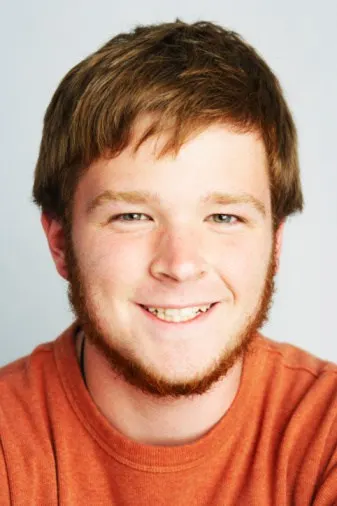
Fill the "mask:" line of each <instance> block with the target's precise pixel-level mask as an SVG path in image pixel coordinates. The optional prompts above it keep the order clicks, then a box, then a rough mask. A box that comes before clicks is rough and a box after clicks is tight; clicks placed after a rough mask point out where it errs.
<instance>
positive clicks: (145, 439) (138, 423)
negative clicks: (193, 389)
mask: <svg viewBox="0 0 337 506" xmlns="http://www.w3.org/2000/svg"><path fill="white" fill-rule="evenodd" d="M77 341H78V342H77V356H78V359H79V362H80V360H81V344H82V339H78V340H77ZM242 364H243V359H242V358H241V359H240V360H239V361H238V362H236V364H235V365H234V366H233V367H232V369H231V370H230V371H229V373H228V374H227V376H226V377H225V378H222V379H221V380H220V381H218V382H217V383H216V384H215V385H214V387H213V388H212V389H210V390H209V391H208V392H207V393H205V394H203V395H198V396H193V397H189V398H180V399H173V400H172V399H169V400H168V399H166V398H165V399H160V398H159V399H158V398H154V397H150V396H149V395H146V394H144V393H143V392H141V391H140V390H138V389H136V388H135V387H133V386H132V385H129V384H128V383H126V382H125V381H124V380H123V379H122V378H120V377H119V376H117V375H116V374H115V373H114V372H113V371H112V370H111V368H110V366H109V364H108V363H107V362H106V360H105V358H104V357H102V356H101V354H100V353H99V352H98V351H97V349H96V348H95V347H94V346H93V345H92V344H91V343H90V342H88V341H87V340H86V343H85V361H84V371H85V378H84V379H85V382H86V385H87V388H88V390H89V393H90V395H91V397H92V399H93V401H94V402H95V404H96V405H97V406H98V408H99V409H100V411H101V412H102V413H103V414H104V416H105V417H106V418H107V419H108V420H109V422H110V423H111V424H112V425H113V426H114V427H115V428H116V429H117V430H118V431H119V432H121V433H122V434H124V435H125V436H126V437H128V438H130V439H132V440H134V441H137V442H139V443H143V444H149V445H161V446H175V445H183V444H189V443H192V442H193V441H196V440H197V439H199V438H200V437H202V436H203V435H205V434H206V433H207V432H209V431H210V430H211V429H212V427H214V425H216V424H217V423H218V422H219V421H220V419H221V418H222V417H223V416H224V415H225V413H226V412H227V411H228V409H229V408H230V406H231V405H232V403H233V401H234V398H235V396H236V394H237V391H238V388H239V385H240V379H241V373H242Z"/></svg>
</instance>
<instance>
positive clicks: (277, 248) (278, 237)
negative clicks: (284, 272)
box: [275, 219, 285, 274]
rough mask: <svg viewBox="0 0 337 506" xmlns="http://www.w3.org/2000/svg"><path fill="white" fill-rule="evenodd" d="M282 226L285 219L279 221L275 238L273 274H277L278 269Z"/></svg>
mask: <svg viewBox="0 0 337 506" xmlns="http://www.w3.org/2000/svg"><path fill="white" fill-rule="evenodd" d="M284 225H285V219H284V220H283V221H281V223H280V225H279V227H278V229H277V231H276V236H275V258H276V269H275V274H276V273H277V272H278V270H279V267H280V256H281V247H282V243H283V233H284Z"/></svg>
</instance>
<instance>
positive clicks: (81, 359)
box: [80, 336, 88, 388]
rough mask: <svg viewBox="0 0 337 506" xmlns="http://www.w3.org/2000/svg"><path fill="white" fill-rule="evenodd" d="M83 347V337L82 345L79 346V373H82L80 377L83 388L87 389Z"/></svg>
mask: <svg viewBox="0 0 337 506" xmlns="http://www.w3.org/2000/svg"><path fill="white" fill-rule="evenodd" d="M84 345H85V337H84V336H83V339H82V344H81V354H80V367H81V373H82V377H83V380H84V383H85V386H86V387H87V388H88V385H87V380H86V377H85V370H84Z"/></svg>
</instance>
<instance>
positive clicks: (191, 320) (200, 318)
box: [138, 302, 219, 328]
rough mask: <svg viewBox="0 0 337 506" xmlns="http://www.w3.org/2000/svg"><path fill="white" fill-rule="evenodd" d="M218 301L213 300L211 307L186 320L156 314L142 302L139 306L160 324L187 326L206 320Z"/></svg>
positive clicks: (152, 319)
mask: <svg viewBox="0 0 337 506" xmlns="http://www.w3.org/2000/svg"><path fill="white" fill-rule="evenodd" d="M218 304H219V303H218V302H213V303H212V304H211V305H210V307H209V309H207V310H206V311H201V310H199V311H198V312H197V313H196V314H195V315H191V316H189V317H188V319H186V320H185V321H181V320H180V321H173V318H172V319H171V320H169V319H167V318H165V316H164V315H163V314H155V313H151V312H150V311H149V310H148V308H147V307H146V306H143V305H142V304H138V306H139V307H140V308H141V309H142V311H143V313H144V314H145V315H146V316H147V317H148V318H150V320H151V321H153V322H156V323H157V324H159V325H164V326H166V327H167V326H170V327H171V328H172V327H186V326H188V325H190V326H191V325H194V324H196V323H198V324H199V323H201V322H204V321H206V320H207V319H208V318H209V317H210V315H211V314H212V313H213V312H214V310H215V307H216V306H217V305H218Z"/></svg>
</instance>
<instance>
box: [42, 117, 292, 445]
mask: <svg viewBox="0 0 337 506" xmlns="http://www.w3.org/2000/svg"><path fill="white" fill-rule="evenodd" d="M143 128H144V124H142V122H138V123H137V124H136V125H135V131H134V132H135V133H134V138H133V141H132V142H131V143H130V145H129V146H128V147H127V148H126V149H125V150H124V151H123V152H122V153H121V154H119V155H118V156H117V157H115V158H113V159H110V160H108V159H103V158H100V159H99V160H97V161H96V162H94V163H93V164H92V165H91V166H90V167H89V168H88V170H87V172H86V173H85V174H84V176H83V177H82V178H81V179H80V181H79V183H78V186H77V188H76V191H75V195H74V204H73V222H72V240H71V243H69V242H67V241H66V240H65V235H64V231H63V229H62V226H61V225H60V224H59V222H58V221H56V220H55V219H53V218H51V217H49V216H47V215H45V214H43V215H42V224H43V227H44V230H45V233H46V236H47V239H48V243H49V246H50V250H51V253H52V256H53V259H54V262H55V265H56V268H57V270H58V272H59V274H60V275H61V276H62V277H64V278H65V279H67V280H68V281H69V288H70V290H69V293H70V299H71V302H72V305H73V308H74V311H75V313H76V315H77V316H78V318H79V320H80V321H81V322H82V324H83V329H84V332H85V335H86V349H85V373H86V381H87V387H88V390H89V392H90V394H91V396H92V398H93V400H94V402H95V403H96V404H97V406H98V407H99V408H100V410H101V412H102V413H103V414H104V415H105V416H106V418H107V419H108V420H109V421H110V422H111V424H112V425H113V426H114V427H115V428H117V429H118V430H119V431H120V432H122V433H123V434H125V435H126V436H127V437H129V438H131V439H133V440H135V441H139V442H141V443H146V444H156V445H166V446H169V445H170V446H173V445H179V444H185V443H190V442H192V441H195V440H196V439H198V438H199V437H201V436H202V435H203V434H205V433H207V432H208V431H209V430H210V429H211V428H212V427H213V426H214V425H215V424H216V423H217V422H218V421H219V420H220V419H221V417H222V416H223V415H224V414H225V413H226V411H227V410H228V409H229V407H230V406H231V404H232V402H233V400H234V398H235V395H236V393H237V391H238V388H239V385H240V378H241V373H242V366H243V358H244V354H245V353H247V350H249V346H250V345H251V343H253V341H254V337H255V335H256V331H257V330H258V329H259V328H260V327H261V326H262V324H263V323H264V322H265V321H267V318H268V314H269V311H270V307H271V303H272V296H273V293H274V291H275V286H274V277H275V275H276V272H277V268H278V263H279V256H280V249H281V241H282V235H283V225H284V223H282V224H281V226H280V227H279V229H278V230H277V232H276V234H273V232H272V214H271V196H270V188H269V179H268V168H267V160H266V154H265V149H264V145H263V142H262V140H261V139H260V138H259V136H258V135H257V134H256V133H254V132H251V133H237V132H234V131H233V130H231V129H230V128H229V126H226V125H213V126H211V127H209V128H207V129H205V130H204V131H203V132H202V133H198V134H197V135H195V136H193V137H192V138H190V139H189V140H188V141H187V142H186V143H185V144H184V145H183V146H182V147H181V149H180V151H179V152H178V154H177V156H174V155H172V154H168V155H165V156H164V157H160V158H158V157H157V153H158V150H160V149H161V147H162V143H164V142H165V136H164V135H161V136H160V137H158V138H150V139H148V140H147V141H146V142H145V143H144V144H142V145H141V147H140V148H139V150H138V151H136V152H134V151H133V146H134V142H136V140H137V138H138V135H140V134H141V132H142V131H143ZM107 190H109V191H131V190H147V191H149V192H153V193H154V192H157V194H158V195H159V197H160V202H159V203H146V204H145V203H144V204H139V203H137V204H127V203H124V202H113V201H109V200H105V201H104V202H103V203H101V205H99V206H96V207H95V208H94V209H92V203H93V201H94V200H95V198H96V197H97V196H98V195H100V194H101V193H102V192H105V191H107ZM214 191H221V192H223V193H230V194H235V195H237V194H242V193H246V194H249V195H251V196H253V197H254V198H255V199H257V200H258V201H259V202H260V203H261V204H262V205H263V207H264V209H265V214H262V213H260V212H259V211H258V210H257V209H256V208H255V207H254V206H253V205H251V204H249V203H240V204H238V203H227V204H215V203H207V204H201V203H200V202H199V201H200V199H201V198H202V196H203V195H205V194H206V193H208V192H214ZM88 209H91V210H90V211H88ZM122 213H137V215H136V217H133V218H134V221H133V222H131V221H130V219H131V218H130V215H127V216H124V218H121V219H120V220H119V221H116V220H115V221H113V220H111V217H112V216H114V215H117V214H122ZM138 213H139V214H138ZM219 215H220V216H219ZM221 215H226V216H221ZM233 216H238V217H239V218H242V219H243V220H244V221H242V222H241V221H239V220H238V219H237V218H234V217H233ZM223 218H225V219H223ZM122 219H124V221H121V220H122ZM127 219H129V221H127ZM202 301H203V302H216V301H217V302H218V304H217V305H216V306H215V307H214V308H213V309H212V311H211V312H210V313H209V314H207V315H206V317H204V318H203V319H200V321H197V320H196V321H195V322H194V323H193V324H192V325H189V324H181V325H175V324H172V323H165V324H163V323H161V322H159V321H158V320H155V319H152V318H150V317H149V315H148V314H147V313H146V312H144V310H143V309H141V307H140V306H139V304H145V305H150V306H153V307H165V305H169V304H171V305H176V306H189V305H194V303H195V302H202ZM79 345H80V343H79V342H78V344H77V346H78V350H79Z"/></svg>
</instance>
